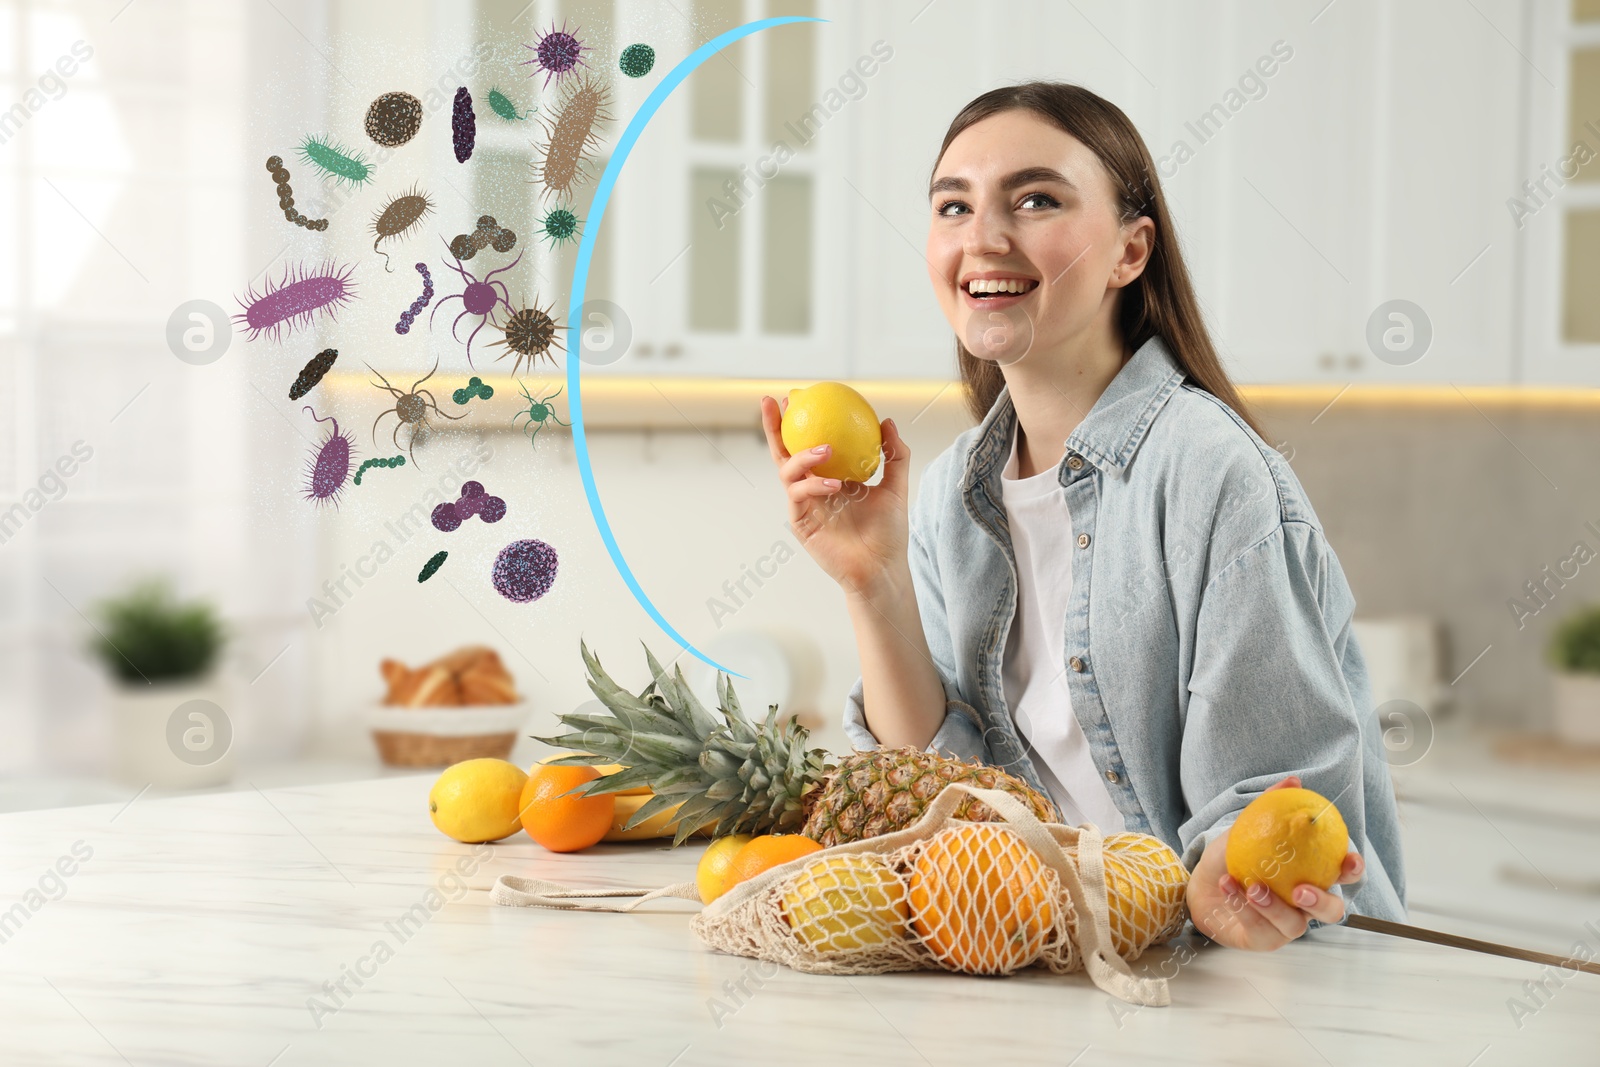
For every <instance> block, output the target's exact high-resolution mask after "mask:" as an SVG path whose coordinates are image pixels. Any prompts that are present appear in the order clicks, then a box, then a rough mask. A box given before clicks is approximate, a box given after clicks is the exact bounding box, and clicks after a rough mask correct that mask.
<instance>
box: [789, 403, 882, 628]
mask: <svg viewBox="0 0 1600 1067" xmlns="http://www.w3.org/2000/svg"><path fill="white" fill-rule="evenodd" d="M787 403H788V402H787V400H785V402H784V404H783V405H780V404H779V403H778V401H776V400H774V399H773V398H772V397H770V396H764V397H762V398H761V428H762V429H763V430H765V431H766V435H767V447H768V448H770V449H771V450H772V462H773V463H774V465H776V466H777V468H778V480H779V481H780V482H782V483H783V488H784V492H785V493H787V494H788V497H789V526H790V528H792V529H793V530H794V533H795V536H796V537H797V538H799V540H800V543H801V544H802V545H804V546H805V550H806V552H807V553H808V554H810V556H811V558H812V559H814V560H816V561H817V565H818V566H820V567H821V568H822V569H823V571H825V572H826V573H827V574H828V576H829V577H831V578H832V579H833V580H834V581H836V582H838V583H839V584H840V585H841V586H843V587H844V588H845V591H846V592H849V593H856V594H859V595H861V596H866V597H869V598H870V597H871V596H872V594H873V592H874V588H875V586H876V585H877V584H878V583H880V582H883V581H885V580H889V579H893V578H894V577H896V576H898V575H899V573H900V572H901V571H903V570H904V569H905V567H906V537H907V534H906V529H907V518H906V516H907V501H906V482H907V467H908V465H909V463H910V461H911V449H910V448H909V447H908V446H907V445H906V443H905V441H904V440H902V439H901V437H900V432H899V430H897V429H896V428H895V425H894V420H893V419H884V420H883V423H882V425H881V427H880V429H881V431H882V434H883V478H882V479H881V480H880V481H879V483H878V484H877V485H870V486H869V485H865V484H863V483H861V482H847V481H840V480H839V479H837V478H819V477H815V476H812V475H811V474H810V471H811V469H812V468H813V467H815V466H816V465H817V464H819V463H821V462H823V461H824V460H826V459H827V458H828V449H829V446H827V445H822V446H819V448H820V451H819V450H818V449H808V450H807V451H805V452H802V453H800V454H799V455H797V456H792V455H790V454H789V450H788V449H787V448H785V447H784V444H783V434H782V429H781V428H782V422H783V409H784V407H787Z"/></svg>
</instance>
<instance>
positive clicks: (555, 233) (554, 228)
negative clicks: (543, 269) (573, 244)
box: [539, 207, 583, 247]
mask: <svg viewBox="0 0 1600 1067" xmlns="http://www.w3.org/2000/svg"><path fill="white" fill-rule="evenodd" d="M582 224H583V220H582V219H580V218H578V216H576V215H574V214H573V213H572V212H571V211H568V210H567V209H566V208H564V207H558V208H552V209H551V210H550V211H547V212H545V216H544V218H543V220H541V221H540V223H539V233H540V234H541V235H542V236H543V237H544V238H545V240H547V241H549V242H550V244H551V246H552V247H553V246H555V245H558V244H560V243H561V242H562V241H574V240H577V238H578V233H579V230H580V227H581V226H582Z"/></svg>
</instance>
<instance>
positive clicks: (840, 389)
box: [783, 382, 883, 482]
mask: <svg viewBox="0 0 1600 1067" xmlns="http://www.w3.org/2000/svg"><path fill="white" fill-rule="evenodd" d="M818 445H832V446H833V453H832V454H831V455H829V456H828V458H827V459H825V460H823V461H822V462H821V463H819V464H817V465H816V466H815V467H812V468H811V473H813V474H815V475H816V476H817V477H819V478H838V479H840V480H841V481H847V482H864V481H866V480H867V479H868V478H871V477H872V475H873V474H874V473H876V471H877V469H878V453H879V452H880V451H881V450H882V448H883V432H882V430H881V428H880V427H879V424H878V416H877V413H876V412H874V411H873V410H872V405H871V404H869V403H867V400H866V397H864V396H862V395H861V394H860V393H858V392H856V391H855V390H854V389H852V388H850V387H849V386H848V385H842V384H840V383H839V382H818V383H817V384H816V385H813V386H810V387H808V388H805V389H791V390H789V406H788V407H787V408H785V409H784V412H783V447H784V448H787V449H788V450H789V454H790V455H791V456H792V455H795V454H797V453H800V452H804V451H805V450H806V449H808V448H815V447H816V446H818Z"/></svg>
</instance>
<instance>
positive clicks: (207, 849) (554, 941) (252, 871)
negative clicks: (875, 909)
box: [0, 776, 1600, 1067]
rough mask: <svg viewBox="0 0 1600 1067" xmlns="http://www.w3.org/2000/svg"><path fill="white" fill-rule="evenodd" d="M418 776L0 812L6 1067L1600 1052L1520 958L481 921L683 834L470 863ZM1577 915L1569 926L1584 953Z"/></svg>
mask: <svg viewBox="0 0 1600 1067" xmlns="http://www.w3.org/2000/svg"><path fill="white" fill-rule="evenodd" d="M430 780H431V779H430V777H428V776H421V777H406V778H389V779H382V780H376V781H367V782H357V783H348V784H341V785H318V786H305V787H297V788H286V789H274V790H266V791H260V790H255V789H246V790H243V791H238V792H231V793H219V794H211V795H207V796H197V797H188V798H177V799H165V800H156V799H150V798H148V797H138V798H133V799H132V800H131V802H129V803H124V804H113V805H96V806H86V807H78V808H70V809H63V810H55V811H37V812H27V813H18V814H12V815H6V816H0V853H3V857H4V858H3V863H0V871H3V872H4V873H3V874H0V909H9V911H4V910H0V917H3V918H0V921H3V922H4V926H3V927H0V940H3V943H0V998H3V1003H4V1005H5V1011H4V1025H0V1063H4V1064H6V1065H7V1067H20V1065H23V1064H41V1065H43V1064H49V1065H52V1067H54V1065H58V1064H118V1065H127V1064H135V1065H140V1067H143V1065H146V1064H205V1065H213V1064H240V1065H260V1067H269V1065H270V1067H296V1065H300V1064H367V1063H381V1064H410V1063H418V1064H430V1065H434V1064H445V1063H450V1064H456V1063H471V1064H474V1065H476V1067H491V1065H497V1064H539V1065H544V1064H563V1065H564V1064H576V1065H585V1067H587V1065H600V1064H629V1065H647V1067H653V1065H661V1067H667V1065H674V1067H688V1065H691V1064H741V1065H743V1064H749V1063H761V1064H773V1063H794V1064H817V1063H823V1062H875V1063H895V1064H899V1063H908V1064H969V1063H978V1062H996V1063H1006V1064H1013V1063H1016V1064H1032V1063H1040V1064H1046V1063H1048V1064H1057V1065H1065V1064H1083V1065H1085V1067H1087V1065H1090V1064H1096V1063H1175V1064H1176V1063H1183V1064H1193V1063H1227V1064H1264V1065H1265V1064H1270V1065H1272V1067H1286V1065H1292V1064H1344V1063H1361V1064H1387V1063H1404V1064H1406V1065H1408V1067H1410V1065H1415V1064H1448V1065H1452V1067H1466V1065H1468V1064H1471V1065H1472V1067H1490V1065H1495V1064H1528V1063H1539V1064H1565V1063H1595V1062H1600V1052H1597V1051H1596V1048H1595V1044H1594V1040H1595V1033H1596V1020H1597V1019H1600V977H1595V976H1591V975H1586V974H1575V975H1572V976H1570V977H1568V978H1566V979H1565V980H1564V982H1563V981H1562V980H1561V979H1551V980H1550V981H1549V983H1548V984H1547V986H1546V991H1545V992H1544V993H1541V994H1539V995H1538V997H1537V998H1535V997H1532V996H1530V992H1529V989H1527V988H1525V987H1524V983H1527V982H1538V981H1539V980H1540V978H1541V974H1540V971H1541V968H1540V967H1539V966H1537V965H1535V964H1531V963H1522V962H1518V961H1514V960H1506V959H1499V958H1494V957H1489V956H1481V955H1476V954H1473V953H1468V952H1463V951H1459V950H1455V949H1447V948H1441V947H1435V946H1430V945H1423V944H1417V943H1412V942H1406V941H1401V940H1395V939H1390V938H1386V937H1383V936H1381V935H1377V934H1371V933H1366V932H1362V931H1354V930H1347V929H1343V928H1330V929H1323V930H1318V931H1315V932H1313V933H1312V934H1310V935H1308V937H1307V938H1305V939H1304V940H1302V941H1301V942H1299V943H1296V944H1294V945H1292V946H1290V947H1288V948H1286V949H1285V950H1283V951H1280V952H1276V953H1269V954H1259V955H1258V954H1250V953H1244V952H1235V951H1230V950H1226V949H1219V948H1215V947H1211V946H1201V947H1198V951H1196V952H1194V953H1193V955H1192V958H1190V959H1189V960H1188V962H1187V963H1186V964H1185V965H1183V966H1182V967H1181V968H1177V966H1176V964H1177V960H1178V959H1179V958H1182V956H1180V955H1177V954H1175V950H1174V949H1172V948H1167V949H1161V950H1155V951H1152V952H1151V953H1147V954H1146V956H1145V957H1144V958H1143V959H1142V960H1141V961H1139V963H1138V964H1136V965H1135V966H1136V968H1139V967H1143V966H1149V967H1151V968H1153V969H1159V968H1162V967H1163V966H1165V968H1166V969H1168V970H1169V971H1170V970H1172V969H1177V971H1178V973H1177V977H1176V978H1175V979H1174V980H1173V981H1172V984H1171V991H1172V1000H1173V1003H1172V1005H1171V1006H1170V1007H1165V1008H1154V1007H1152V1008H1136V1007H1134V1006H1132V1005H1128V1004H1124V1003H1122V1002H1121V1001H1117V1000H1114V999H1113V998H1111V997H1109V996H1107V995H1106V994H1104V993H1101V992H1100V991H1099V990H1097V989H1096V988H1094V986H1093V985H1092V984H1091V983H1090V982H1089V981H1088V979H1087V978H1086V977H1084V976H1083V975H1082V974H1078V975H1069V976H1061V977H1058V976H1052V975H1050V974H1048V973H1044V972H1029V973H1025V974H1022V975H1019V976H1016V977H1012V978H1008V979H992V978H990V979H982V978H968V977H963V976H957V975H950V974H932V973H924V974H909V975H887V976H879V977H857V978H842V977H823V976H813V975H804V974H798V973H794V972H791V971H787V970H779V971H778V972H777V973H776V974H771V973H770V972H771V967H770V966H769V965H764V964H761V965H758V964H756V963H755V962H754V961H751V960H746V959H742V958H737V957H731V956H723V955H718V954H715V953H713V952H712V951H710V950H709V949H707V948H705V947H704V946H703V945H701V944H700V943H699V942H698V941H697V940H696V939H695V938H694V936H693V935H692V934H691V933H690V932H689V924H688V917H689V915H690V914H691V913H692V912H693V911H694V907H693V905H692V904H690V903H688V902H685V901H678V900H663V901H659V902H652V903H651V904H647V905H645V906H644V908H643V909H641V910H640V911H638V912H634V913H631V914H615V915H613V914H596V913H579V912H558V911H548V910H541V909H531V908H504V907H497V906H495V905H493V904H491V903H490V902H489V899H488V895H487V893H486V892H483V891H482V890H483V889H484V888H486V887H487V886H489V885H490V884H491V883H492V882H493V880H494V878H495V877H496V876H498V875H499V874H502V873H515V874H521V875H528V876H536V877H543V878H549V879H553V880H556V881H561V882H566V883H569V884H573V885H600V884H617V883H620V884H631V885H639V886H652V887H653V886H659V885H665V884H667V883H669V882H674V881H682V880H684V879H686V878H688V877H690V876H692V872H693V867H694V863H695V861H696V859H697V858H698V856H699V852H700V846H698V845H691V846H685V847H684V848H682V849H678V850H676V851H668V850H665V849H663V848H658V847H656V846H654V845H650V844H646V845H603V846H599V847H597V848H595V849H593V850H591V851H590V852H587V853H584V854H581V855H567V856H561V855H554V854H551V853H548V852H545V851H544V850H543V849H541V848H540V847H539V846H537V845H535V844H534V843H533V842H531V841H530V840H529V839H528V838H527V837H526V836H525V835H522V834H519V835H517V836H516V837H514V838H511V839H508V840H507V841H505V842H502V843H500V844H496V845H491V846H477V850H478V855H477V856H475V855H474V847H473V846H468V845H461V844H457V843H456V842H453V841H450V840H448V839H447V838H445V837H443V836H441V835H440V834H439V833H438V832H437V831H436V830H434V828H433V826H432V825H431V823H430V822H429V820H428V815H427V811H426V801H425V799H424V798H425V796H426V793H427V790H428V786H429V784H430ZM463 859H465V860H466V862H467V865H468V866H473V867H474V868H475V869H473V870H472V873H471V874H470V875H468V876H467V877H466V878H465V879H464V880H463V881H464V882H465V883H466V884H467V885H468V886H471V887H476V888H465V887H463V886H462V885H461V883H460V882H458V881H457V877H456V875H455V873H454V872H455V870H456V866H457V864H458V862H460V861H462V860H463ZM430 905H433V906H434V908H433V909H431V910H430ZM407 915H410V916H411V918H410V920H407V919H406V918H405V917H406V916H407ZM1594 920H1595V922H1594V927H1595V929H1594V930H1593V931H1591V932H1589V933H1587V934H1586V933H1585V932H1584V931H1583V930H1581V929H1574V930H1573V931H1572V937H1573V939H1574V940H1576V939H1578V938H1580V937H1587V938H1588V940H1589V942H1590V944H1591V945H1592V946H1593V948H1594V949H1595V951H1596V952H1597V953H1600V909H1596V914H1595V916H1594ZM1184 955H1188V953H1187V952H1185V953H1184ZM1546 977H1548V976H1546ZM741 981H743V983H744V988H745V990H746V991H747V992H737V991H736V989H735V984H736V983H739V982H741ZM341 986H342V988H341ZM1510 1000H1517V1001H1520V1002H1521V1003H1522V1004H1523V1005H1524V1006H1525V1008H1526V1009H1527V1010H1526V1011H1525V1012H1524V1013H1522V1015H1521V1017H1520V1018H1514V1017H1513V1014H1512V1011H1511V1009H1510V1008H1509V1007H1508V1001H1510ZM1541 1004H1542V1006H1541Z"/></svg>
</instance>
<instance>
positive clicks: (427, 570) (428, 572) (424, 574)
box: [417, 552, 450, 584]
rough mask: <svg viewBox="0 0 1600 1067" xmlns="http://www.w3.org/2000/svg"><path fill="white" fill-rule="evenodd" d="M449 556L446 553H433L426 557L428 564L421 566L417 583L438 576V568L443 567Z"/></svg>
mask: <svg viewBox="0 0 1600 1067" xmlns="http://www.w3.org/2000/svg"><path fill="white" fill-rule="evenodd" d="M449 555H450V553H448V552H435V553H434V554H433V555H432V556H430V557H428V562H426V563H424V564H423V565H422V570H421V571H420V572H419V573H418V574H417V582H418V583H419V584H420V583H422V582H425V581H427V580H428V579H429V578H432V577H433V576H434V575H435V574H438V573H439V568H440V567H443V566H444V561H445V559H446V557H448V556H449Z"/></svg>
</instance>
